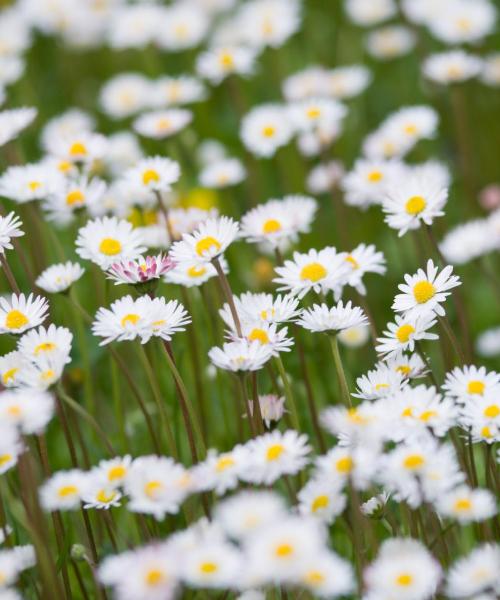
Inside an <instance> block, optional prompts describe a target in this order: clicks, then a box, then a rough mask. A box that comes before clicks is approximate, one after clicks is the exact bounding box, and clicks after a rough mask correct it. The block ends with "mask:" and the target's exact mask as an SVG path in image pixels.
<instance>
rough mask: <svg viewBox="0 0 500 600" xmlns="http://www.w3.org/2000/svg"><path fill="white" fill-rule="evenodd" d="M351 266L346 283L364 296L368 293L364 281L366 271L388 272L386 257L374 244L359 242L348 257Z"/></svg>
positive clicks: (346, 258) (347, 260) (382, 273)
mask: <svg viewBox="0 0 500 600" xmlns="http://www.w3.org/2000/svg"><path fill="white" fill-rule="evenodd" d="M345 260H346V262H347V263H348V265H349V267H350V273H349V275H348V276H347V281H346V285H350V286H351V287H353V288H355V289H356V291H357V292H358V293H359V294H361V295H362V296H364V295H366V287H365V284H364V283H363V275H365V274H366V273H378V274H379V275H384V274H385V272H386V270H387V269H386V266H385V257H384V255H383V253H382V252H378V251H377V250H376V248H375V246H373V245H372V244H370V245H369V246H367V245H366V244H359V246H356V248H354V250H352V251H351V252H350V253H349V254H348V255H347V256H346V257H345Z"/></svg>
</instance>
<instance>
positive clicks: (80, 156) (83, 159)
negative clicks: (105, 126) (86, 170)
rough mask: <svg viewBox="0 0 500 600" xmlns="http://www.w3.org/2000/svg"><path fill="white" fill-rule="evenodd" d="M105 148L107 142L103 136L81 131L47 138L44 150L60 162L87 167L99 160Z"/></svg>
mask: <svg viewBox="0 0 500 600" xmlns="http://www.w3.org/2000/svg"><path fill="white" fill-rule="evenodd" d="M106 148H107V141H106V138H105V137H104V136H103V135H101V134H100V133H94V132H92V131H88V130H82V131H80V132H74V133H71V134H68V133H65V134H61V135H59V136H53V137H51V138H48V140H47V147H46V150H47V152H48V153H49V154H52V155H54V156H57V157H58V158H59V159H61V160H65V161H68V162H70V163H84V164H87V165H89V164H91V163H92V162H94V161H95V160H99V159H101V158H102V157H103V156H104V155H105V153H106Z"/></svg>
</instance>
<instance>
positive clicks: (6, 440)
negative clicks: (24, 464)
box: [0, 423, 25, 543]
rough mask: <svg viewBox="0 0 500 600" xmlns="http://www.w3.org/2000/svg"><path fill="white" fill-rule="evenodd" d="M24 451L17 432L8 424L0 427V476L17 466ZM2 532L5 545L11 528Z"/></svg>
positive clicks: (6, 526)
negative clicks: (6, 536)
mask: <svg viewBox="0 0 500 600" xmlns="http://www.w3.org/2000/svg"><path fill="white" fill-rule="evenodd" d="M24 449H25V448H24V446H23V443H22V441H21V439H20V436H19V433H18V432H17V430H16V429H15V428H14V427H10V426H9V425H7V424H6V423H3V424H2V425H0V475H3V474H4V473H6V472H7V471H9V469H12V467H15V466H16V464H17V460H18V457H19V456H20V454H22V452H24ZM0 532H1V533H0V543H3V542H4V541H5V535H8V534H9V533H10V531H9V526H8V525H4V527H2V529H1V530H0ZM4 534H5V535H4Z"/></svg>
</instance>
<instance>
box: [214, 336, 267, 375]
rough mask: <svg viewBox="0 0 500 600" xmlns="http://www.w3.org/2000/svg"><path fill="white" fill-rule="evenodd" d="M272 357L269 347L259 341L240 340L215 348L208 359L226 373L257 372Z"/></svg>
mask: <svg viewBox="0 0 500 600" xmlns="http://www.w3.org/2000/svg"><path fill="white" fill-rule="evenodd" d="M271 357H272V349H271V348H270V347H269V345H263V344H261V343H260V342H258V341H255V342H249V341H248V340H240V341H237V342H228V343H226V344H224V345H223V347H222V348H219V347H213V348H211V349H210V351H209V352H208V358H209V359H210V360H211V362H212V363H213V364H214V365H215V366H216V367H219V369H224V370H226V371H233V372H236V371H257V370H259V369H261V368H262V367H263V366H264V365H265V364H266V362H267V361H268V360H269V359H270V358H271Z"/></svg>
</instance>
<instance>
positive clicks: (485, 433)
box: [481, 425, 493, 439]
mask: <svg viewBox="0 0 500 600" xmlns="http://www.w3.org/2000/svg"><path fill="white" fill-rule="evenodd" d="M481 435H482V437H484V438H487V439H488V438H490V437H493V434H492V433H491V429H490V428H489V427H488V425H485V426H484V427H483V428H482V429H481Z"/></svg>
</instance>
